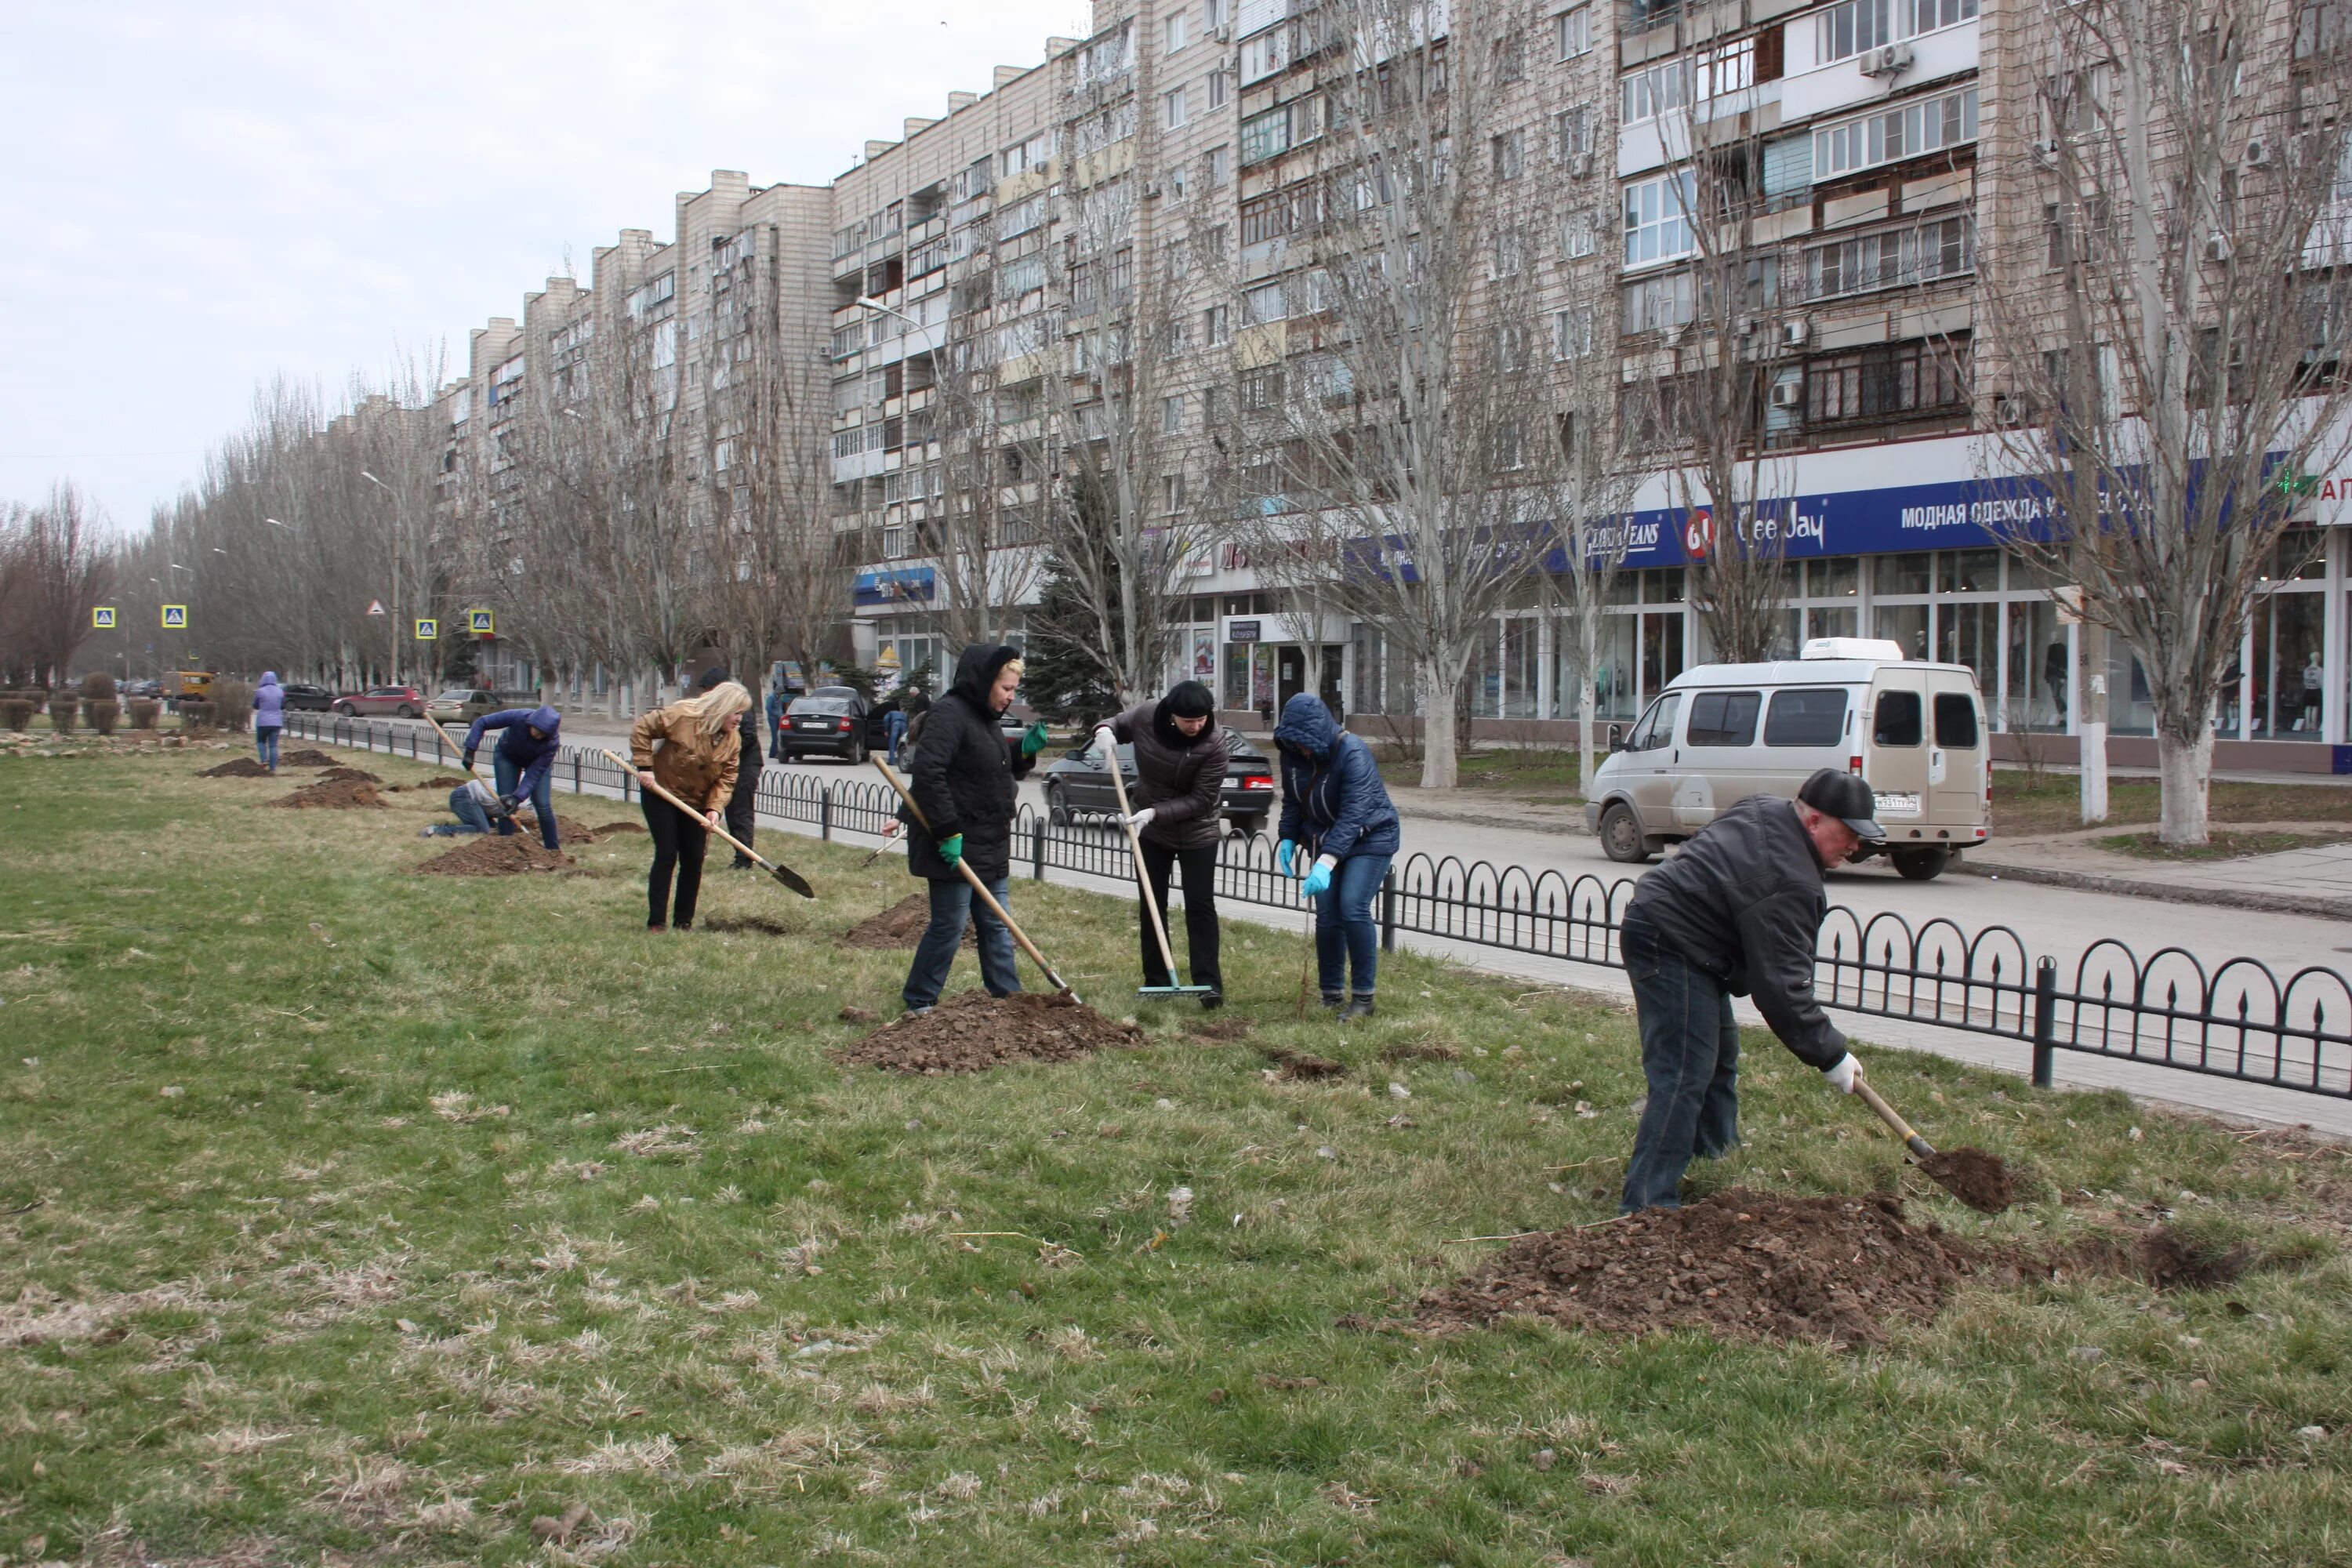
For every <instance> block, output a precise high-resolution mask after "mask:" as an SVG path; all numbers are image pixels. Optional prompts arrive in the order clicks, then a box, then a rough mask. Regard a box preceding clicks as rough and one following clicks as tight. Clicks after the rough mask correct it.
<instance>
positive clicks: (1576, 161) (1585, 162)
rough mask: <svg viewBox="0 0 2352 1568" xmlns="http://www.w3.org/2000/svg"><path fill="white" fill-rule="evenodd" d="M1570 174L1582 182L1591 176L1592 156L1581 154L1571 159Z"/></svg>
mask: <svg viewBox="0 0 2352 1568" xmlns="http://www.w3.org/2000/svg"><path fill="white" fill-rule="evenodd" d="M1568 172H1569V173H1570V174H1572V175H1574V176H1575V177H1576V178H1578V179H1583V178H1585V177H1586V176H1588V175H1590V174H1591V173H1592V154H1591V153H1577V154H1576V155H1575V156H1573V157H1571V158H1570V159H1569V161H1568Z"/></svg>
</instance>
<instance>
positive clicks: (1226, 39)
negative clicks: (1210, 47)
mask: <svg viewBox="0 0 2352 1568" xmlns="http://www.w3.org/2000/svg"><path fill="white" fill-rule="evenodd" d="M1209 36H1210V37H1213V38H1214V39H1216V40H1217V42H1219V43H1221V44H1230V43H1232V42H1233V41H1234V25H1233V24H1232V23H1231V22H1220V23H1218V24H1217V27H1216V30H1215V31H1214V32H1213V33H1211V34H1210V35H1209Z"/></svg>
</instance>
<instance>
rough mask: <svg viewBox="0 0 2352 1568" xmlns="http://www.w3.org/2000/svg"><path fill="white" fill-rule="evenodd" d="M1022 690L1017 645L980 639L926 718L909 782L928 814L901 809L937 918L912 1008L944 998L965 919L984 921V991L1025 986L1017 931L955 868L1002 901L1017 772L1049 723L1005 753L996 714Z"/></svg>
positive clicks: (918, 961)
mask: <svg viewBox="0 0 2352 1568" xmlns="http://www.w3.org/2000/svg"><path fill="white" fill-rule="evenodd" d="M1019 689H1021V650H1020V649H1019V648H1015V647H990V646H989V645H988V644H986V643H974V644H972V645H971V647H967V648H965V649H964V650H963V657H962V658H959V659H958V660H957V661H956V673H955V685H954V688H953V689H950V691H949V692H948V694H947V695H946V696H944V697H942V698H940V700H939V701H938V702H936V703H934V704H933V705H932V707H931V710H930V712H929V715H928V716H927V717H926V718H925V719H924V721H923V737H922V741H921V742H920V743H919V745H917V746H916V748H915V760H914V766H913V772H912V774H911V776H910V777H909V778H908V781H907V788H908V791H909V793H911V794H912V795H914V797H915V804H916V805H919V806H920V807H921V808H922V813H923V816H922V821H921V822H917V821H916V820H915V817H914V814H913V813H911V812H909V811H907V810H905V809H904V808H901V809H900V811H899V814H898V820H899V821H901V822H903V823H905V824H906V825H907V869H908V871H909V872H911V873H913V874H914V875H915V876H918V877H920V878H923V879H925V880H927V881H929V883H930V886H931V923H930V924H929V926H927V927H925V928H924V931H923V940H922V941H921V942H919V943H917V944H916V947H915V961H914V963H912V964H910V965H908V970H907V984H906V986H905V987H904V988H903V989H902V990H901V991H900V993H899V998H900V1000H902V1001H903V1002H905V1003H906V1005H907V1011H908V1012H909V1013H928V1012H929V1011H930V1010H931V1009H932V1007H934V1006H936V1005H938V1003H939V999H940V990H941V989H942V988H943V987H945V986H946V984H947V983H948V971H949V970H950V969H951V968H952V967H954V964H955V955H956V949H957V948H958V947H960V946H961V945H962V943H963V928H964V924H965V922H966V921H975V922H977V923H978V925H979V927H980V981H981V984H983V985H985V986H987V987H988V994H990V995H992V996H1010V995H1012V994H1013V993H1014V992H1016V991H1018V990H1020V989H1021V977H1020V976H1019V975H1018V974H1016V973H1013V932H1012V931H1010V930H1009V929H1007V928H1006V926H1005V924H1004V922H1003V921H1000V920H998V919H997V918H996V914H995V911H994V910H991V909H990V908H989V907H988V906H987V905H986V904H985V903H975V902H974V901H973V900H972V896H971V883H969V882H966V881H965V880H964V879H963V876H962V874H961V872H959V871H958V870H957V869H956V862H957V861H959V860H961V861H962V862H963V863H964V864H965V865H967V866H969V867H971V870H972V874H973V875H975V876H977V877H978V878H979V879H980V880H981V882H982V885H984V886H985V887H986V888H987V889H988V890H989V892H990V893H992V895H994V897H995V899H996V901H997V902H998V903H1000V904H1003V903H1004V902H1005V892H1006V888H1007V883H1008V881H1009V879H1010V878H1011V877H1012V874H1013V808H1014V806H1015V805H1017V804H1018V791H1019V787H1020V786H1019V784H1018V782H1017V781H1019V780H1020V779H1021V778H1023V777H1024V776H1026V775H1027V773H1028V772H1029V770H1030V768H1031V767H1032V766H1033V765H1034V763H1035V762H1036V760H1037V753H1038V752H1042V751H1044V750H1045V725H1043V724H1032V725H1030V726H1029V728H1028V730H1027V731H1026V732H1024V734H1023V735H1022V737H1021V747H1020V752H1021V755H1020V760H1019V761H1018V762H1015V761H1014V760H1013V758H1012V757H1011V756H1009V755H1008V754H1007V753H1008V751H1009V748H1008V747H1006V745H1005V743H1004V737H1003V734H1002V733H1001V732H1000V731H999V730H998V729H997V722H998V721H999V720H1000V719H1001V718H1002V717H1003V713H1004V710H1006V709H1008V708H1010V707H1012V706H1013V693H1014V692H1015V691H1018V690H1019ZM925 824H929V826H928V828H927V827H926V826H924V825H925Z"/></svg>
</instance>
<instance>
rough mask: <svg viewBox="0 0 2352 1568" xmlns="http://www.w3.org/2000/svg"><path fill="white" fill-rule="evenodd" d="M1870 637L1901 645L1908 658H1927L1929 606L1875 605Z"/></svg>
mask: <svg viewBox="0 0 2352 1568" xmlns="http://www.w3.org/2000/svg"><path fill="white" fill-rule="evenodd" d="M1921 559H1923V560H1924V559H1925V557H1922V558H1921ZM1922 570H1923V571H1924V568H1923V569H1922ZM1870 635H1871V636H1872V637H1885V639H1887V640H1888V641H1889V642H1895V643H1900V644H1901V645H1902V646H1903V657H1904V658H1927V605H1872V606H1871V611H1870Z"/></svg>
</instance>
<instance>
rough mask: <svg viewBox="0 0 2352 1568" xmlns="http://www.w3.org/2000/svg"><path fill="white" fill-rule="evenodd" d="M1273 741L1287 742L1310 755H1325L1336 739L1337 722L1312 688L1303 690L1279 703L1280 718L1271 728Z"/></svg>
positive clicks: (1337, 738)
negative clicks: (1272, 729)
mask: <svg viewBox="0 0 2352 1568" xmlns="http://www.w3.org/2000/svg"><path fill="white" fill-rule="evenodd" d="M1274 743H1275V744H1276V745H1277V746H1290V747H1293V748H1295V749H1297V750H1298V751H1301V752H1306V753H1307V755H1308V756H1310V757H1328V756H1329V755H1330V754H1331V748H1332V747H1334V746H1336V745H1338V744H1339V725H1338V724H1337V723H1336V722H1334V721H1332V718H1331V710H1329V709H1328V708H1326V707H1325V706H1323V699H1321V698H1320V697H1318V696H1316V695H1315V693H1313V692H1312V691H1302V692H1299V693H1298V694H1297V696H1295V697H1293V698H1292V699H1291V700H1289V701H1287V702H1286V703H1284V704H1283V705H1282V722H1281V723H1279V724H1277V725H1276V726H1275V728H1274Z"/></svg>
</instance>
